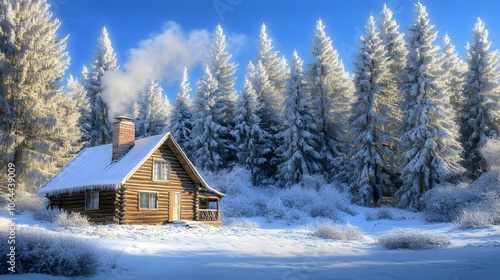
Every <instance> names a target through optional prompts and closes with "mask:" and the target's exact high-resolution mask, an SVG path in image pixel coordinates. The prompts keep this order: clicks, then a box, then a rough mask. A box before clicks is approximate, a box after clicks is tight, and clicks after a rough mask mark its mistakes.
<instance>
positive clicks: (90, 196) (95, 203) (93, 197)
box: [85, 191, 99, 210]
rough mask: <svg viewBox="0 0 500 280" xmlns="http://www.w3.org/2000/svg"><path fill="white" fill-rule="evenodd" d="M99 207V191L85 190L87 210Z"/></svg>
mask: <svg viewBox="0 0 500 280" xmlns="http://www.w3.org/2000/svg"><path fill="white" fill-rule="evenodd" d="M97 209H99V192H96V191H87V192H85V210H97Z"/></svg>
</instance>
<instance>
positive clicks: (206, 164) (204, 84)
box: [191, 66, 226, 171]
mask: <svg viewBox="0 0 500 280" xmlns="http://www.w3.org/2000/svg"><path fill="white" fill-rule="evenodd" d="M216 100H217V80H216V79H215V78H214V76H213V75H212V71H211V70H210V68H209V67H208V66H205V74H204V75H203V78H201V79H200V80H198V83H197V85H196V92H195V98H194V104H193V112H194V119H195V121H194V127H193V130H192V135H191V138H192V139H193V150H194V152H195V164H196V165H197V167H198V168H200V169H207V170H212V171H213V170H216V169H217V168H219V167H220V166H221V165H222V157H221V155H220V153H219V151H220V150H221V145H224V139H222V138H221V135H225V133H226V131H225V130H226V128H225V127H223V126H221V125H220V124H219V123H218V122H217V120H218V119H219V118H220V117H221V116H220V115H219V113H220V112H219V111H217V110H216V109H215V104H216Z"/></svg>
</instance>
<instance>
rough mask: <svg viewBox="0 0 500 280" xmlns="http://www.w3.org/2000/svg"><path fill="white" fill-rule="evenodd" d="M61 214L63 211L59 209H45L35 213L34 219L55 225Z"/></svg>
mask: <svg viewBox="0 0 500 280" xmlns="http://www.w3.org/2000/svg"><path fill="white" fill-rule="evenodd" d="M60 213H61V211H60V210H59V209H45V210H41V211H36V212H33V218H35V220H37V221H46V222H49V223H54V222H55V221H56V219H57V217H58V216H59V214H60Z"/></svg>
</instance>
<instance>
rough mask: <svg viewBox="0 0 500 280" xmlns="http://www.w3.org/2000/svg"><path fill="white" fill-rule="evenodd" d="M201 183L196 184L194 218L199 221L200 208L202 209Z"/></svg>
mask: <svg viewBox="0 0 500 280" xmlns="http://www.w3.org/2000/svg"><path fill="white" fill-rule="evenodd" d="M199 195H200V185H198V184H196V185H194V206H193V208H194V220H195V221H198V219H199V213H198V209H200V197H199Z"/></svg>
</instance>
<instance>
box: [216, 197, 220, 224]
mask: <svg viewBox="0 0 500 280" xmlns="http://www.w3.org/2000/svg"><path fill="white" fill-rule="evenodd" d="M219 201H220V200H219V198H217V219H216V220H217V221H220V207H219Z"/></svg>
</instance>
